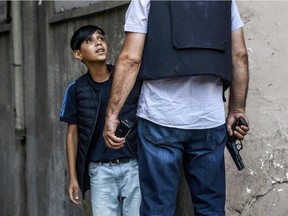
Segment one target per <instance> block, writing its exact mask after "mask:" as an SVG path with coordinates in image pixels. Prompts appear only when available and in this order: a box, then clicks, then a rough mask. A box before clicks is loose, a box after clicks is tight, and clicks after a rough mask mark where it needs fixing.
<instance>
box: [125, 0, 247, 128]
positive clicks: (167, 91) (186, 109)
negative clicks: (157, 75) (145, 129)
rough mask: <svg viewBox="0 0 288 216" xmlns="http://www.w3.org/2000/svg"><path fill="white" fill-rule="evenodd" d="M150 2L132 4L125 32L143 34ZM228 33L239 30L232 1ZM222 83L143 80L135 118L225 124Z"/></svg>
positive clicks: (196, 78)
mask: <svg viewBox="0 0 288 216" xmlns="http://www.w3.org/2000/svg"><path fill="white" fill-rule="evenodd" d="M149 9H150V0H132V1H131V3H130V5H129V7H128V10H127V12H126V20H125V26H124V30H125V31H126V32H137V33H147V25H148V15H149ZM231 19H232V26H231V28H232V31H235V30H236V29H239V28H241V27H243V22H242V20H241V18H240V15H239V12H238V9H237V6H236V3H235V0H232V5H231ZM222 93H223V86H222V81H221V80H220V79H218V78H216V79H215V77H212V76H207V75H206V76H191V77H181V78H172V79H159V80H145V81H144V82H143V86H142V90H141V94H140V98H139V102H138V109H137V116H139V117H141V118H144V119H147V120H149V121H151V122H154V123H156V124H159V125H162V126H167V127H173V128H181V129H205V128H213V127H217V126H219V125H222V124H224V123H225V110H224V103H223V98H222Z"/></svg>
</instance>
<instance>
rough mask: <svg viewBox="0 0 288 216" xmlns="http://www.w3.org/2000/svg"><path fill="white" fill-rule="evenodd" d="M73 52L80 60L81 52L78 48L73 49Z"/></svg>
mask: <svg viewBox="0 0 288 216" xmlns="http://www.w3.org/2000/svg"><path fill="white" fill-rule="evenodd" d="M73 53H74V57H75V58H76V59H78V60H80V61H82V55H81V52H80V51H79V50H74V51H73Z"/></svg>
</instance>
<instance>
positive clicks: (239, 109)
mask: <svg viewBox="0 0 288 216" xmlns="http://www.w3.org/2000/svg"><path fill="white" fill-rule="evenodd" d="M232 65H233V72H232V73H233V79H232V83H231V87H230V97H229V113H228V117H227V129H228V133H229V135H232V134H233V131H232V130H231V126H232V125H233V124H234V123H235V122H236V120H237V119H238V118H239V117H241V116H244V117H245V118H246V120H247V117H246V116H245V108H246V99H247V92H248V85H249V72H248V70H249V68H248V54H247V49H246V45H245V41H244V34H243V29H242V28H240V29H238V30H236V31H233V32H232ZM247 122H248V121H247ZM248 130H249V128H248V127H245V126H241V128H240V127H237V128H236V131H235V132H234V134H235V136H237V138H239V139H243V138H244V136H245V135H246V134H247V132H248Z"/></svg>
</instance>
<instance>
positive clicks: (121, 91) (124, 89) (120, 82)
mask: <svg viewBox="0 0 288 216" xmlns="http://www.w3.org/2000/svg"><path fill="white" fill-rule="evenodd" d="M123 58H125V56H124V57H121V56H120V57H119V59H118V61H117V63H116V66H115V71H117V73H115V75H114V77H113V84H112V88H111V93H110V98H109V102H108V108H107V116H115V117H118V114H119V112H120V110H121V108H122V107H123V105H124V103H125V101H126V99H127V97H128V95H129V93H130V91H131V89H132V88H133V86H134V84H135V81H136V79H137V74H138V71H139V67H140V63H138V62H131V60H129V59H123Z"/></svg>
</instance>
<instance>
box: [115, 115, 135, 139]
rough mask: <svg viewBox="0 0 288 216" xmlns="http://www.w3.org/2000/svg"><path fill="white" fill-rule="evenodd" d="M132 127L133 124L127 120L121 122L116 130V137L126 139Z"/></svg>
mask: <svg viewBox="0 0 288 216" xmlns="http://www.w3.org/2000/svg"><path fill="white" fill-rule="evenodd" d="M132 126H133V123H132V122H130V121H129V120H127V119H126V120H122V121H120V123H119V125H118V127H117V129H116V132H115V135H116V136H117V137H126V136H127V135H128V134H129V132H130V130H131V128H132Z"/></svg>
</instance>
